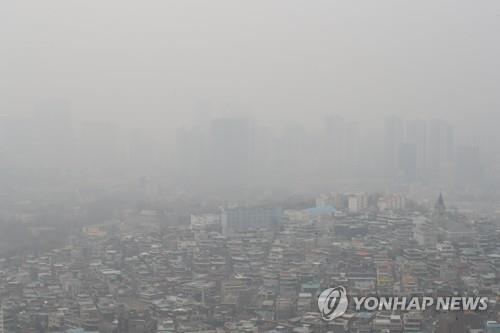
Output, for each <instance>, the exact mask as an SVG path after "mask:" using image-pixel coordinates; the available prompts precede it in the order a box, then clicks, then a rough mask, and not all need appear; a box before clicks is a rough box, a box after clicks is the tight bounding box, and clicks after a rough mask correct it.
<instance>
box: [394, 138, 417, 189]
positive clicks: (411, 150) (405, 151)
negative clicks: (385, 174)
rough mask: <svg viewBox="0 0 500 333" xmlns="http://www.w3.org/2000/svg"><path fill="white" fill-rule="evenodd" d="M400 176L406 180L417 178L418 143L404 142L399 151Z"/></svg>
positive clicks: (410, 180)
mask: <svg viewBox="0 0 500 333" xmlns="http://www.w3.org/2000/svg"><path fill="white" fill-rule="evenodd" d="M398 169H399V172H398V177H399V179H400V180H402V181H404V182H413V181H415V180H416V179H417V145H416V144H415V143H403V144H401V145H400V147H399V152H398Z"/></svg>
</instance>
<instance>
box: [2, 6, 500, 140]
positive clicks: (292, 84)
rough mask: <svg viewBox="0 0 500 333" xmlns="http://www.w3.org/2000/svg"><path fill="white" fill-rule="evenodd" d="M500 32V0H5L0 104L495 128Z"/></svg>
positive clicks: (125, 115) (144, 115)
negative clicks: (444, 121)
mask: <svg viewBox="0 0 500 333" xmlns="http://www.w3.org/2000/svg"><path fill="white" fill-rule="evenodd" d="M499 31H500V2H499V1H497V0H482V1H436V0H418V1H415V0H412V1H403V0H393V1H392V0H391V1H385V0H380V1H347V0H346V1H333V0H327V1H320V0H315V1H306V0H303V1H293V0H286V1H285V0H282V1H278V0H276V1H273V0H262V1H261V0H249V1H238V0H225V1H220V0H210V1H205V0H203V1H201V0H200V1H190V0H178V1H172V0H161V1H153V0H148V1H138V0H136V1H129V0H99V1H97V0H81V1H80V0H78V1H76V0H74V1H72V0H44V1H40V0H30V1H24V0H11V1H8V0H7V1H3V2H2V3H1V4H0V108H1V111H2V112H11V111H13V110H14V111H17V110H23V109H31V108H32V105H33V104H35V103H36V102H37V101H39V100H43V99H47V98H64V99H67V100H69V101H71V103H72V106H73V111H74V113H75V115H76V116H77V118H103V119H112V118H119V119H120V120H121V121H123V122H125V123H131V124H142V125H147V124H155V127H160V126H170V125H169V124H177V123H179V122H182V121H186V120H189V119H191V117H192V114H193V109H195V107H194V106H195V105H196V103H198V102H197V101H200V100H201V101H213V103H214V105H216V107H215V111H216V112H217V111H218V110H217V109H218V108H217V105H221V104H226V103H230V104H232V105H239V106H240V107H236V108H235V109H236V110H239V109H243V110H248V111H247V112H251V113H253V114H255V115H256V117H258V118H261V119H264V120H269V121H272V122H273V123H278V122H279V121H280V120H282V119H284V118H285V117H287V118H289V119H294V120H296V121H305V122H314V119H315V117H321V116H322V115H323V114H325V113H328V112H333V113H340V114H347V113H351V114H352V117H354V118H362V117H363V119H372V118H375V117H378V116H382V115H386V114H390V113H397V114H402V115H416V114H421V115H423V116H431V115H435V116H438V117H447V118H449V119H450V121H451V122H452V123H456V124H458V125H459V126H462V127H464V126H463V124H464V123H466V122H469V123H470V125H471V128H472V130H471V131H472V132H476V130H477V129H479V128H480V129H481V132H484V133H493V129H494V126H495V122H497V123H498V121H499V120H500V115H499V113H500V112H499V110H500V108H499V107H500V94H499V88H500V66H499V60H498V59H500V40H499V39H500V35H499ZM202 105H203V104H202ZM226 109H231V108H226ZM235 112H241V110H239V111H235ZM159 120H160V121H159ZM492 120H495V122H493V121H492ZM164 124H165V125H164ZM480 126H481V127H480ZM467 131H468V130H467V129H465V130H464V132H467ZM477 132H479V131H477ZM485 135H487V134H485Z"/></svg>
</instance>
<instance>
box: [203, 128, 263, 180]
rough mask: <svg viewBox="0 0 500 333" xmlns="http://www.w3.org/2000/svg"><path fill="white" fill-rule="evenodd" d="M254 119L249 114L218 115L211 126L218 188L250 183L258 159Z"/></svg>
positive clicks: (212, 154)
mask: <svg viewBox="0 0 500 333" xmlns="http://www.w3.org/2000/svg"><path fill="white" fill-rule="evenodd" d="M254 128H255V125H254V122H253V120H251V119H247V118H215V119H212V121H211V128H210V157H209V158H210V160H211V161H212V163H211V171H212V175H213V180H214V181H215V182H216V184H214V185H215V186H216V187H218V188H228V187H232V188H233V187H241V186H244V185H246V184H248V180H249V178H250V177H251V176H252V174H251V171H252V166H253V165H252V164H253V162H254V150H255V135H254Z"/></svg>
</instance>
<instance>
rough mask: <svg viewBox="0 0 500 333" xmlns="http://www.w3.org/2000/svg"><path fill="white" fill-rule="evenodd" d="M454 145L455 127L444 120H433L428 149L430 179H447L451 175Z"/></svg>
mask: <svg viewBox="0 0 500 333" xmlns="http://www.w3.org/2000/svg"><path fill="white" fill-rule="evenodd" d="M454 145H455V142H454V130H453V127H452V126H450V125H449V124H448V123H446V122H444V121H441V120H433V121H432V122H431V125H430V128H429V140H428V149H427V154H428V155H427V156H428V157H427V161H428V171H429V172H428V175H429V177H430V179H434V180H441V181H446V179H445V178H446V176H447V175H451V172H450V171H451V167H452V165H453V159H454V149H455V148H454Z"/></svg>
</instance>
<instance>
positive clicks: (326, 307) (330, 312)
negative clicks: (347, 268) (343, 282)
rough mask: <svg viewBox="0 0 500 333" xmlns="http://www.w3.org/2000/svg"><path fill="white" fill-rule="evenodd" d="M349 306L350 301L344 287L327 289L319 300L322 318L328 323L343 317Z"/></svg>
mask: <svg viewBox="0 0 500 333" xmlns="http://www.w3.org/2000/svg"><path fill="white" fill-rule="evenodd" d="M348 305H349V301H348V300H347V292H346V290H345V288H344V287H337V288H328V289H325V290H323V292H322V293H321V294H320V295H319V298H318V308H319V311H320V312H321V317H322V318H323V320H327V321H330V320H333V319H335V318H338V317H341V316H343V315H344V313H345V312H346V311H347V306H348Z"/></svg>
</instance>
